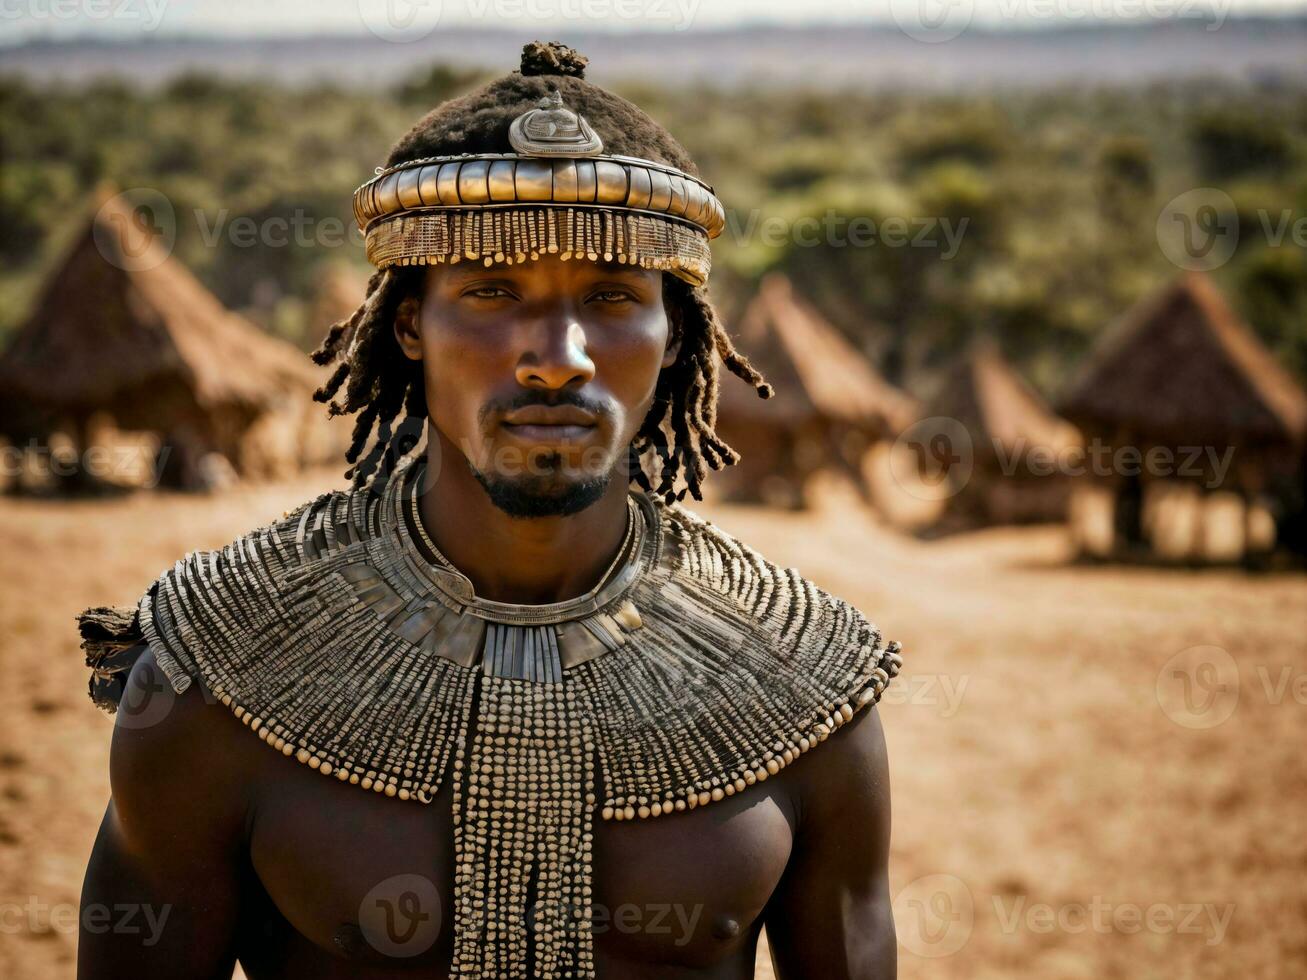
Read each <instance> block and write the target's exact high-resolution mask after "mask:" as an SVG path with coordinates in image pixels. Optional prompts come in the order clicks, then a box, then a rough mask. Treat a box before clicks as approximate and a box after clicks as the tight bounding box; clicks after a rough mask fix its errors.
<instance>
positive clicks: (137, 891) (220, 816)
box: [78, 654, 242, 980]
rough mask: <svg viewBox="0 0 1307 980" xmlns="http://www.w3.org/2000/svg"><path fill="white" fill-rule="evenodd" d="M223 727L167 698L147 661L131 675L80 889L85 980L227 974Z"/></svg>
mask: <svg viewBox="0 0 1307 980" xmlns="http://www.w3.org/2000/svg"><path fill="white" fill-rule="evenodd" d="M219 710H221V709H219ZM225 721H226V720H225V719H221V718H219V717H218V716H217V712H215V711H214V709H213V708H212V707H211V706H209V705H206V704H205V703H204V701H203V698H202V696H201V694H200V693H199V691H198V690H197V689H195V687H194V686H192V689H191V690H190V691H188V692H187V693H186V694H184V695H181V696H178V695H175V694H173V693H172V691H171V688H168V687H167V684H166V681H165V680H164V679H163V678H162V674H161V673H160V672H159V668H158V666H157V665H156V664H155V663H154V661H153V657H151V656H149V655H148V654H147V655H146V656H144V657H142V658H141V662H138V663H137V665H136V666H135V667H134V668H133V671H132V676H131V678H130V680H129V683H128V690H127V692H126V694H125V695H124V698H123V702H122V704H121V705H120V707H119V713H118V716H117V723H116V725H115V728H114V738H113V752H112V763H111V766H110V771H111V785H112V792H113V798H112V799H111V800H110V802H109V806H108V807H107V809H106V810H105V815H104V820H103V822H102V823H101V826H100V833H99V835H98V836H97V838H96V842H95V847H94V849H93V851H92V854H91V859H90V862H89V864H88V866H87V869H86V878H85V882H84V884H83V888H82V910H81V917H80V937H79V944H78V976H79V977H81V978H83V980H88V978H94V980H106V978H117V977H122V978H124V980H126V978H132V980H137V978H139V977H142V976H149V977H173V976H176V977H188V978H189V977H201V978H206V977H215V978H216V977H222V978H228V977H230V976H231V973H232V967H233V965H234V963H235V935H236V923H237V915H238V911H239V893H240V874H241V867H242V857H241V853H242V852H241V846H240V842H241V820H240V814H241V807H242V804H241V802H240V799H239V795H238V788H237V786H236V785H234V782H235V781H234V779H233V772H232V770H231V768H230V767H229V765H228V764H227V762H226V760H224V759H223V758H222V756H223V753H222V750H221V744H220V743H221V739H222V735H223V732H222V729H223V728H224V727H225V726H224V725H223V724H220V722H225Z"/></svg>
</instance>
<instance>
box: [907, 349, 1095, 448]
mask: <svg viewBox="0 0 1307 980" xmlns="http://www.w3.org/2000/svg"><path fill="white" fill-rule="evenodd" d="M924 414H925V415H927V416H931V417H934V416H941V417H945V418H951V419H956V420H957V421H958V422H960V423H961V424H962V426H963V427H964V428H965V429H966V430H967V433H968V434H969V435H970V436H971V440H972V445H973V448H974V450H975V455H976V458H977V459H981V458H991V459H992V458H995V457H996V455H997V453H998V451H999V450H1000V449H1001V450H1002V456H1003V458H1004V459H1013V458H1017V457H1018V456H1020V455H1021V454H1024V453H1026V452H1029V451H1030V450H1031V449H1035V448H1039V449H1041V450H1045V451H1051V452H1054V453H1060V452H1062V451H1064V450H1066V449H1069V448H1071V447H1074V446H1078V445H1080V443H1081V439H1080V433H1079V432H1077V431H1076V428H1075V426H1073V425H1071V424H1070V423H1068V422H1066V421H1065V420H1063V419H1061V418H1058V416H1057V415H1055V414H1054V413H1053V411H1052V410H1051V409H1050V408H1049V407H1048V403H1047V402H1045V401H1044V399H1043V398H1042V397H1041V396H1040V394H1039V392H1037V391H1035V389H1034V388H1032V387H1031V386H1030V384H1029V383H1028V382H1027V381H1026V380H1025V378H1023V377H1021V375H1020V374H1018V373H1017V371H1016V369H1014V368H1013V367H1012V366H1011V365H1010V364H1009V363H1008V362H1007V360H1006V359H1005V358H1004V357H1003V355H1002V354H1001V353H1000V352H999V350H998V348H997V346H995V345H994V344H993V343H992V342H990V341H980V342H977V343H975V344H973V345H972V346H971V348H970V349H969V350H968V351H967V352H966V353H964V354H963V355H962V356H961V357H960V358H958V360H957V362H956V363H955V364H954V365H953V367H952V368H951V369H950V370H949V371H948V372H947V374H946V377H945V379H944V384H943V386H942V387H941V389H940V391H939V393H938V394H937V395H936V396H935V397H934V398H933V399H932V400H931V401H930V402H929V404H928V405H927V407H926V409H925V412H924Z"/></svg>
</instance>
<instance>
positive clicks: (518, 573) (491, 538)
mask: <svg viewBox="0 0 1307 980" xmlns="http://www.w3.org/2000/svg"><path fill="white" fill-rule="evenodd" d="M442 456H443V460H442V459H441V457H442ZM426 472H427V473H434V474H436V475H435V478H434V479H428V480H426V481H425V484H426V485H425V486H424V487H423V488H422V490H423V492H422V495H421V497H419V499H418V513H419V515H420V516H421V519H422V524H423V527H425V529H426V532H427V534H428V535H430V537H431V539H432V541H434V542H435V545H436V547H437V548H439V549H440V551H441V553H442V554H444V556H445V557H446V558H448V559H449V560H450V561H451V562H452V563H453V564H454V566H455V567H456V568H458V570H459V571H460V572H462V573H463V574H464V575H466V576H467V577H468V578H469V579H471V581H472V586H473V588H474V589H476V594H477V595H478V596H480V597H481V598H483V599H490V600H493V601H495V602H514V603H524V604H532V605H538V604H541V603H551V602H562V601H564V600H566V599H571V598H573V597H575V596H578V595H582V594H584V593H585V592H587V591H588V590H589V589H591V588H593V587H594V586H595V585H596V584H597V583H598V581H599V579H600V577H601V576H602V575H603V574H604V571H605V570H606V569H607V568H608V567H609V565H610V564H611V563H612V561H613V558H614V556H615V555H616V554H617V550H618V548H619V547H621V544H622V540H623V538H624V537H625V534H626V524H627V503H626V498H627V492H628V491H627V486H626V483H625V481H624V480H622V479H620V477H617V476H615V477H614V479H613V480H612V481H611V482H610V483H609V485H608V487H607V489H606V490H605V491H604V493H603V495H602V496H601V497H600V498H599V499H598V500H596V501H595V502H594V503H593V504H591V505H590V506H589V507H586V508H585V509H584V510H581V511H578V512H577V513H575V514H568V515H566V516H550V517H514V516H511V515H509V514H507V513H505V512H504V511H502V510H500V509H499V508H498V507H497V506H495V504H494V503H492V502H491V500H490V496H489V494H487V493H486V490H485V488H484V487H482V486H481V484H480V483H479V482H477V479H476V477H475V475H473V473H472V472H471V470H470V469H469V468H468V466H467V465H466V463H465V461H464V459H463V457H462V456H461V454H459V453H458V451H457V450H456V449H455V448H454V447H453V446H452V445H449V444H447V443H444V442H443V440H442V439H441V438H440V437H439V435H438V433H436V432H435V431H430V432H429V438H428V447H427V466H426Z"/></svg>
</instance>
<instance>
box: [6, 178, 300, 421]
mask: <svg viewBox="0 0 1307 980" xmlns="http://www.w3.org/2000/svg"><path fill="white" fill-rule="evenodd" d="M98 203H99V205H100V206H99V210H98V211H97V212H96V214H95V215H94V217H93V218H92V219H91V221H90V222H89V223H88V225H87V227H86V229H85V230H84V231H83V233H82V234H81V235H80V236H79V237H78V238H77V240H76V242H75V243H74V245H73V247H72V248H71V249H70V251H69V252H68V254H67V256H66V258H65V259H64V261H63V263H62V264H61V265H60V266H59V267H58V268H57V269H56V270H55V271H54V273H53V274H52V275H51V276H50V278H49V280H48V281H47V283H46V286H45V288H44V290H43V292H42V294H41V296H40V298H39V300H38V302H37V304H36V308H35V309H34V311H33V312H32V315H31V317H30V318H29V319H28V321H27V322H26V324H25V325H24V326H23V327H22V328H20V330H19V331H18V333H17V335H16V336H15V337H14V339H13V342H12V343H11V344H10V346H9V348H8V349H7V350H6V351H5V353H4V354H3V356H0V390H3V392H4V394H5V397H6V399H8V400H10V401H11V402H13V403H15V404H19V405H22V404H27V405H30V406H36V407H39V408H40V409H42V410H55V411H61V410H67V411H86V410H95V409H99V408H106V409H109V410H110V411H112V406H113V405H114V403H115V401H116V400H118V399H120V398H123V399H132V400H133V401H136V402H140V401H141V400H142V396H144V398H146V399H148V397H149V391H150V390H151V389H152V388H153V386H159V385H163V384H167V385H168V386H169V387H170V388H172V387H175V386H176V384H178V383H180V384H181V385H182V386H184V388H185V390H187V391H189V392H191V393H192V395H193V398H194V401H195V404H196V405H197V406H198V407H199V408H200V409H202V410H211V409H214V408H217V407H220V406H236V407H239V408H242V409H247V410H249V411H251V412H255V413H257V412H258V411H260V410H262V409H264V408H267V407H270V406H272V405H274V404H278V403H280V402H283V401H284V400H285V398H286V397H287V395H288V394H292V393H294V394H296V395H297V396H298V395H299V394H300V393H306V392H307V391H308V390H309V389H310V388H312V387H313V386H315V385H316V384H318V383H319V382H320V374H321V372H320V371H319V369H318V368H316V367H315V366H314V365H313V364H312V363H311V362H310V360H309V358H308V357H307V355H305V354H303V353H302V352H300V351H299V350H297V349H296V348H295V347H294V346H292V345H291V344H288V343H286V342H285V341H282V340H278V339H276V338H274V337H272V336H270V335H268V334H267V333H265V332H264V331H262V330H261V329H259V328H258V327H257V326H255V325H254V324H253V323H251V322H249V321H248V320H246V319H244V318H243V317H241V316H238V315H237V314H235V313H232V312H231V311H229V310H228V309H226V308H225V307H224V306H223V305H222V304H221V303H220V302H219V301H218V299H217V298H216V297H215V296H214V295H213V294H212V293H210V292H209V291H208V290H207V289H205V288H204V286H202V285H201V284H200V282H199V281H198V280H197V279H196V278H195V277H194V276H193V275H192V274H191V273H190V272H189V271H188V270H187V269H186V268H185V267H184V266H183V265H182V264H181V263H180V262H179V261H177V260H176V259H174V258H171V257H169V256H168V255H167V254H166V253H165V252H163V251H162V246H161V245H160V244H159V243H158V242H157V241H150V242H148V243H145V242H142V241H141V239H140V238H139V236H140V234H141V233H140V232H139V230H137V229H136V226H135V224H134V221H133V217H134V216H133V214H132V212H131V209H130V207H129V206H128V205H126V204H125V203H123V201H122V198H121V196H110V195H109V194H108V193H105V194H102V195H101V199H100V201H99V202H98ZM304 397H306V398H307V397H308V395H307V394H304Z"/></svg>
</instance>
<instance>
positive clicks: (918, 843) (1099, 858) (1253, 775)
mask: <svg viewBox="0 0 1307 980" xmlns="http://www.w3.org/2000/svg"><path fill="white" fill-rule="evenodd" d="M332 482H334V481H333V476H332V475H331V474H325V473H323V474H314V475H311V476H306V477H302V478H299V479H297V480H295V481H293V482H288V483H283V484H278V485H274V486H265V487H260V488H245V489H239V490H236V491H232V492H229V493H226V494H224V495H222V496H219V497H214V498H204V497H184V496H176V495H167V494H161V495H155V496H151V495H139V496H132V497H127V498H123V499H119V500H114V501H101V502H87V503H55V502H37V501H18V500H13V499H4V500H0V554H2V555H3V556H4V565H3V570H0V670H2V671H3V676H4V678H5V683H4V684H3V685H0V976H5V977H21V978H24V980H46V978H58V977H71V976H72V975H73V973H74V965H73V964H74V959H75V945H76V930H75V921H76V912H75V907H76V903H77V899H78V892H79V889H80V885H81V877H82V871H83V867H84V864H85V861H86V857H87V854H88V853H89V850H90V846H91V842H92V838H93V835H94V833H95V829H96V827H97V825H98V822H99V819H100V816H101V814H102V812H103V807H104V803H105V800H106V797H107V792H108V787H107V755H108V747H109V733H110V727H111V720H110V719H109V718H108V717H107V716H104V715H102V714H100V713H99V712H97V711H96V710H94V709H93V707H92V706H91V703H90V701H89V700H88V699H87V697H86V674H85V668H84V667H83V665H82V659H81V653H80V651H79V650H78V647H77V639H76V635H75V628H74V623H73V618H72V617H73V615H74V613H76V612H77V611H78V610H80V609H81V608H83V607H84V606H87V605H91V604H100V603H125V602H128V601H130V600H132V599H133V598H135V597H136V596H137V595H138V594H139V592H140V591H141V589H142V588H143V587H144V586H145V585H146V584H147V583H148V582H149V581H150V580H151V579H152V577H153V576H155V575H156V574H158V572H159V571H161V570H162V569H163V568H164V567H165V566H167V565H169V564H171V563H172V561H173V560H175V559H176V558H178V557H180V556H181V555H182V554H183V553H184V552H185V551H187V550H192V549H196V548H200V547H215V546H219V545H221V544H224V543H226V542H227V541H229V540H230V539H231V538H233V537H234V536H235V535H236V534H238V533H239V532H241V531H244V530H246V529H248V528H250V527H253V526H255V525H257V524H261V523H265V522H266V521H268V520H270V519H272V518H273V517H275V516H279V515H280V514H281V513H282V511H284V510H285V509H287V508H288V507H291V506H293V505H295V504H297V503H299V502H300V501H302V500H304V499H307V498H308V497H309V496H311V495H313V494H314V493H316V492H318V491H319V490H320V489H324V488H325V487H326V486H328V485H330V484H331V483H332ZM696 509H699V510H700V511H701V512H703V513H705V514H706V515H707V516H709V517H710V518H711V519H713V520H715V521H717V522H718V523H719V524H720V525H721V526H723V527H724V528H726V529H727V530H728V531H730V532H732V533H734V534H737V535H739V536H740V537H742V538H744V539H745V540H747V541H749V542H750V543H751V544H753V545H754V546H755V547H757V548H758V549H759V550H761V551H763V552H764V553H765V554H767V555H768V556H769V557H771V558H772V559H773V560H774V561H777V562H779V563H780V564H782V565H794V566H797V567H798V568H799V569H801V570H802V571H803V572H804V573H805V574H807V575H809V576H810V577H812V578H814V579H816V580H817V581H818V582H819V583H821V584H822V585H823V586H825V587H826V588H828V589H830V590H831V591H833V592H835V593H837V594H839V595H842V596H844V597H846V598H848V599H851V600H853V601H854V602H856V603H857V604H858V605H859V606H860V607H861V608H862V609H864V610H865V611H866V612H867V613H868V615H870V616H871V617H872V618H873V619H875V620H876V621H878V622H879V623H880V625H881V626H882V627H883V628H884V630H885V632H886V635H887V636H889V637H893V638H897V639H899V640H901V641H902V642H903V644H904V648H905V654H906V657H907V664H906V666H905V669H904V674H903V675H902V676H901V677H900V678H899V680H898V681H897V682H896V687H895V688H891V691H890V692H889V693H888V694H887V696H886V700H885V702H884V703H883V704H882V706H881V708H880V711H881V714H882V719H883V723H884V727H885V730H886V734H887V738H888V741H889V746H890V760H891V768H892V773H893V798H894V811H895V813H894V843H893V857H892V889H893V892H894V894H895V895H896V900H895V913H896V921H897V924H898V933H899V942H900V975H901V976H903V977H906V978H916V977H927V976H929V977H932V978H952V977H967V978H974V980H983V978H989V977H1040V978H1079V977H1086V978H1088V977H1094V978H1114V977H1130V978H1133V980H1145V978H1153V977H1157V978H1163V977H1165V978H1168V980H1169V978H1178V977H1231V976H1239V977H1242V978H1258V977H1297V976H1303V975H1307V887H1305V885H1304V882H1305V881H1307V834H1304V832H1303V831H1304V828H1303V824H1302V822H1301V819H1302V813H1303V809H1304V804H1305V803H1307V762H1305V761H1304V744H1305V743H1304V739H1303V733H1304V719H1305V718H1307V629H1305V627H1307V577H1304V576H1300V575H1295V576H1276V577H1260V578H1259V577H1249V576H1246V575H1243V574H1239V573H1234V572H1224V571H1213V572H1203V573H1194V572H1167V571H1161V570H1140V569H1133V570H1126V569H1121V568H1090V567H1083V566H1078V565H1074V564H1071V563H1069V562H1068V560H1067V558H1068V556H1067V552H1066V543H1065V536H1064V534H1063V533H1062V532H1061V531H1060V530H1059V529H1056V528H1046V529H1034V530H1030V529H1025V530H1017V529H1003V530H995V531H990V532H983V533H979V534H974V535H967V536H962V537H955V538H951V539H946V540H941V541H935V542H932V543H922V542H919V541H916V540H913V539H910V538H905V537H902V536H900V535H897V534H894V533H892V532H890V531H888V530H886V529H884V528H883V527H881V526H879V525H878V524H877V522H876V520H875V518H874V517H873V516H872V515H870V514H869V513H867V512H866V511H863V510H861V509H859V508H857V507H855V506H854V505H852V503H851V501H850V499H849V498H848V497H847V496H846V495H844V494H843V493H842V491H840V490H839V489H838V488H831V490H830V491H829V492H828V493H826V494H825V495H824V497H823V500H822V506H821V509H820V510H819V511H818V512H817V513H815V514H807V515H790V514H781V513H777V512H771V511H763V510H757V509H748V508H733V507H725V506H718V505H699V506H698V507H697V508H696ZM1295 814H1297V816H1295ZM759 976H760V977H763V976H766V977H770V976H771V974H770V970H769V969H767V967H766V966H762V967H760V970H759Z"/></svg>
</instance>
